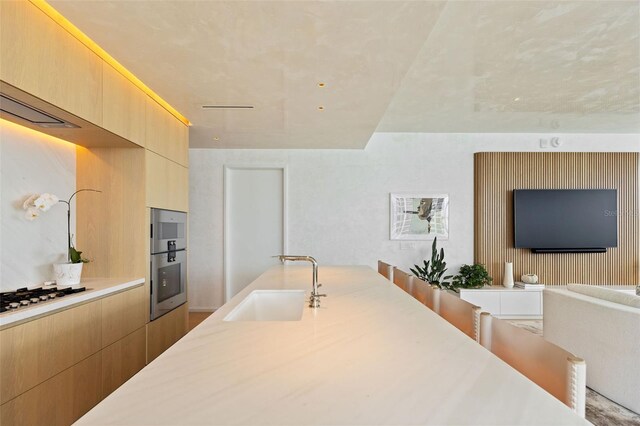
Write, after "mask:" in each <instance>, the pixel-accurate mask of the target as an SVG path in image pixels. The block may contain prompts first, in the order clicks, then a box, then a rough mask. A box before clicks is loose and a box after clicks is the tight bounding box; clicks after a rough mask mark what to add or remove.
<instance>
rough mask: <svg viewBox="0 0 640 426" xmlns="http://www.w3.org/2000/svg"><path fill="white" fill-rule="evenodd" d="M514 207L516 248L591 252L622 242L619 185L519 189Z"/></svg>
mask: <svg viewBox="0 0 640 426" xmlns="http://www.w3.org/2000/svg"><path fill="white" fill-rule="evenodd" d="M513 211H514V237H515V247H516V248H529V249H531V250H532V251H533V252H537V253H561V252H571V253H576V252H587V253H588V252H605V251H606V249H607V248H608V247H617V245H618V218H617V191H616V190H615V189H516V190H514V191H513Z"/></svg>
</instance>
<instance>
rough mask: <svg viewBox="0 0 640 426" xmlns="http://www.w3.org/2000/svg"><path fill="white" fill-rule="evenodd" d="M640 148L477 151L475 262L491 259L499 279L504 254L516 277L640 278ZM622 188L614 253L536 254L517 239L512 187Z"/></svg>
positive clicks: (561, 280) (550, 281) (618, 281)
mask: <svg viewBox="0 0 640 426" xmlns="http://www.w3.org/2000/svg"><path fill="white" fill-rule="evenodd" d="M639 179H640V154H638V153H568V152H567V153H531V152H529V153H527V152H500V153H495V152H483V153H476V154H475V184H474V189H475V224H474V225H475V231H474V233H475V239H474V257H475V262H477V263H483V264H485V265H486V267H487V270H488V271H489V274H490V275H491V276H492V277H493V278H494V280H495V282H496V284H499V283H501V282H502V278H503V268H504V266H503V265H504V262H513V266H514V275H515V277H516V279H517V278H518V277H520V275H522V274H523V273H536V274H538V276H539V277H540V282H542V283H545V284H547V285H564V284H567V283H570V282H578V283H585V284H598V285H629V284H634V285H635V284H638V283H640V265H639V263H640V208H639V192H640V189H639ZM570 188H615V189H617V190H618V213H619V216H618V247H617V248H610V249H608V251H607V253H593V254H591V253H588V254H573V253H568V254H534V253H531V251H530V250H528V249H516V248H514V246H513V245H514V243H513V189H570Z"/></svg>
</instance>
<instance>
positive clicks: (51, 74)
mask: <svg viewBox="0 0 640 426" xmlns="http://www.w3.org/2000/svg"><path fill="white" fill-rule="evenodd" d="M0 24H1V25H0V27H1V29H0V56H1V57H2V64H1V66H0V79H2V80H3V81H5V82H7V83H9V84H11V85H13V86H15V87H17V88H19V89H22V90H24V91H25V92H28V93H30V94H32V95H34V96H36V97H38V98H40V99H42V100H45V101H47V102H49V103H51V104H53V105H56V106H58V107H60V108H62V109H63V110H65V111H68V112H70V113H72V114H74V115H76V116H78V117H81V118H83V119H85V120H87V121H89V122H92V123H94V124H98V125H101V124H102V60H101V59H100V58H99V57H98V56H96V55H95V54H94V53H93V52H92V51H91V50H89V49H88V48H87V47H86V46H84V45H83V44H82V43H80V41H78V40H77V39H76V38H75V37H73V36H72V35H71V34H69V33H68V32H67V31H65V30H64V29H62V28H61V27H60V26H59V25H58V24H57V23H56V22H54V21H53V20H52V19H51V18H49V17H48V16H46V15H45V14H44V13H43V12H42V11H40V9H38V8H37V7H36V6H34V5H33V4H32V3H30V2H28V1H3V2H2V14H1V17H0Z"/></svg>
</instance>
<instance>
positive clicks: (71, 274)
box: [53, 262, 84, 287]
mask: <svg viewBox="0 0 640 426" xmlns="http://www.w3.org/2000/svg"><path fill="white" fill-rule="evenodd" d="M82 265H84V263H82V262H81V263H56V264H54V265H53V276H54V278H55V280H56V284H57V285H59V286H63V287H68V286H72V287H73V286H78V285H80V277H81V276H82Z"/></svg>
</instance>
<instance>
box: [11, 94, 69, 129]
mask: <svg viewBox="0 0 640 426" xmlns="http://www.w3.org/2000/svg"><path fill="white" fill-rule="evenodd" d="M0 111H2V112H4V113H6V114H10V115H12V116H13V117H16V118H19V119H21V120H25V121H27V122H29V123H31V124H32V125H36V126H39V127H45V128H78V127H80V126H77V125H75V124H73V123H70V122H68V121H65V120H63V119H61V118H58V117H55V116H53V115H51V114H48V113H46V112H44V111H42V110H39V109H37V108H35V107H32V106H30V105H27V104H25V103H23V102H20V101H19V100H17V99H14V98H12V97H11V96H8V95H5V94H4V93H0Z"/></svg>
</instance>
